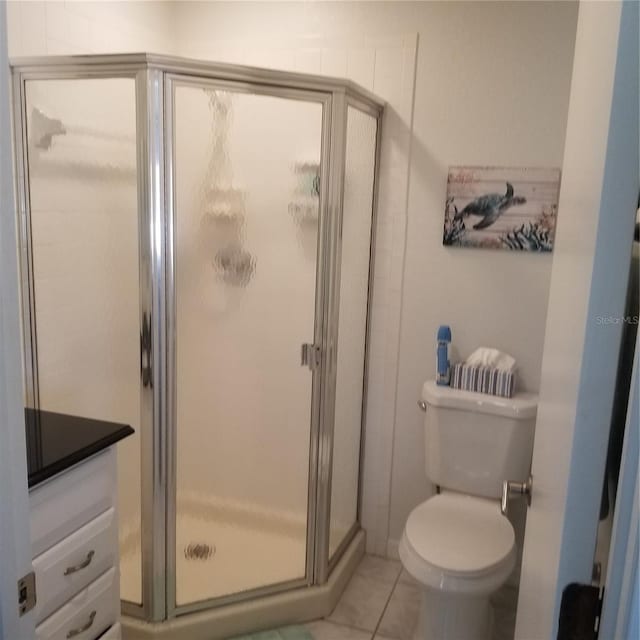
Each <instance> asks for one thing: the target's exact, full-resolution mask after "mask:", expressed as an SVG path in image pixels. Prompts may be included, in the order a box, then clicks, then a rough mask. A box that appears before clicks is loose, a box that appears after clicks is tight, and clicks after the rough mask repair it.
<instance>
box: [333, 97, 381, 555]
mask: <svg viewBox="0 0 640 640" xmlns="http://www.w3.org/2000/svg"><path fill="white" fill-rule="evenodd" d="M376 127H377V122H376V119H375V118H373V117H371V116H369V115H367V114H365V113H362V112H361V111H358V110H357V109H354V108H352V107H348V112H347V150H346V165H345V178H344V204H343V211H344V213H343V222H342V264H341V271H340V279H341V280H340V322H339V328H338V360H337V380H336V410H335V426H334V445H333V475H332V483H331V529H330V536H329V557H331V556H332V555H333V554H334V552H335V551H336V549H337V548H338V546H339V545H340V543H341V542H342V540H344V538H345V536H346V535H347V534H348V533H349V531H350V530H351V528H352V527H353V525H354V524H355V522H356V519H357V508H358V478H359V467H360V432H361V424H362V394H363V378H364V363H365V340H366V331H367V298H368V282H369V252H370V240H371V216H372V208H373V184H374V172H375V147H376Z"/></svg>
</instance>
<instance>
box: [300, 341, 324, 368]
mask: <svg viewBox="0 0 640 640" xmlns="http://www.w3.org/2000/svg"><path fill="white" fill-rule="evenodd" d="M321 362H322V349H321V348H320V347H319V346H318V345H316V344H308V343H306V342H305V344H303V345H302V349H301V351H300V366H302V367H305V366H306V367H309V369H311V371H314V370H315V369H317V368H318V367H319V366H320V363H321Z"/></svg>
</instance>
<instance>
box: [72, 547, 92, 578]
mask: <svg viewBox="0 0 640 640" xmlns="http://www.w3.org/2000/svg"><path fill="white" fill-rule="evenodd" d="M95 555H96V552H95V551H94V550H93V549H91V551H89V553H87V557H86V558H85V559H84V560H83V561H82V562H81V563H80V564H77V565H75V566H74V567H67V568H66V569H65V570H64V575H65V576H70V575H71V574H72V573H75V572H76V571H80V570H81V569H85V568H86V567H88V566H89V565H90V564H91V561H92V560H93V556H95Z"/></svg>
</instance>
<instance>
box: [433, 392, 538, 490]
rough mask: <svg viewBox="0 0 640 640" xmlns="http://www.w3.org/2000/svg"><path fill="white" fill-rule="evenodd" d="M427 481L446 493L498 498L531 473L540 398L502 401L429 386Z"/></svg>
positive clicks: (518, 397)
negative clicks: (505, 485)
mask: <svg viewBox="0 0 640 640" xmlns="http://www.w3.org/2000/svg"><path fill="white" fill-rule="evenodd" d="M422 400H423V401H424V403H425V404H426V414H425V419H424V432H425V448H426V470H427V477H428V478H429V479H430V480H431V482H433V483H434V484H437V485H439V486H440V487H441V488H443V489H452V490H455V491H460V492H461V493H466V494H469V495H475V496H483V497H486V498H500V496H501V495H502V482H503V481H504V480H514V481H517V482H524V481H525V480H526V479H527V477H528V475H529V470H530V467H531V456H532V453H533V436H534V429H535V421H536V412H537V407H538V396H537V395H535V394H533V393H516V394H515V395H514V396H513V397H512V398H500V397H498V396H491V395H487V394H484V393H475V392H473V391H462V390H460V389H452V388H451V387H442V386H438V385H436V383H435V381H428V382H425V384H424V386H423V388H422Z"/></svg>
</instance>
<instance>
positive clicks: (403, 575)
mask: <svg viewBox="0 0 640 640" xmlns="http://www.w3.org/2000/svg"><path fill="white" fill-rule="evenodd" d="M398 582H402V583H404V584H412V585H418V584H419V583H418V581H417V580H416V579H415V578H414V577H413V576H412V575H411V574H410V573H409V572H408V571H407V570H406V569H405V568H404V567H403V569H402V571H401V572H400V577H399V578H398Z"/></svg>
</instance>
